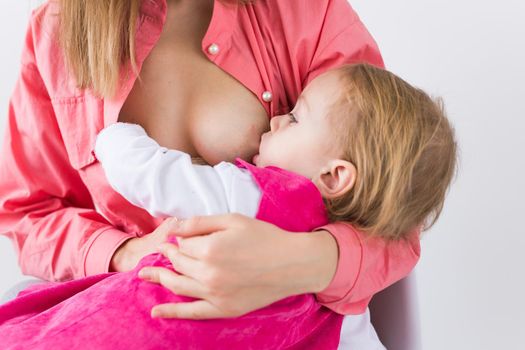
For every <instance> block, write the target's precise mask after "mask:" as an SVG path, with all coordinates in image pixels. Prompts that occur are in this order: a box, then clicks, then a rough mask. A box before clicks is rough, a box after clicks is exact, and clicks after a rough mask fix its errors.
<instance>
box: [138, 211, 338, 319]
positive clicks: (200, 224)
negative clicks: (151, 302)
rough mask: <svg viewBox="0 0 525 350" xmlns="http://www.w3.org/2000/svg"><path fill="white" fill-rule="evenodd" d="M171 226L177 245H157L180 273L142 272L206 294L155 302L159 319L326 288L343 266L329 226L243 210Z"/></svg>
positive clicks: (245, 307)
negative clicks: (269, 219)
mask: <svg viewBox="0 0 525 350" xmlns="http://www.w3.org/2000/svg"><path fill="white" fill-rule="evenodd" d="M171 231H172V233H171V234H174V235H176V236H177V240H178V244H179V247H177V246H176V245H174V244H170V243H164V244H162V245H161V247H160V249H159V250H160V252H161V253H162V254H163V255H164V256H166V257H167V258H168V259H169V260H170V261H171V263H172V264H173V267H174V269H175V270H176V271H177V273H176V272H173V271H172V270H169V269H166V268H162V267H145V268H143V269H142V270H141V271H140V273H139V277H141V278H143V279H145V280H148V281H151V282H154V283H158V284H161V285H163V286H164V287H166V288H168V289H169V290H171V291H172V292H173V293H176V294H179V295H184V296H189V297H194V298H197V299H201V300H197V301H192V302H187V303H174V304H163V305H157V306H156V307H154V308H153V309H152V316H153V317H177V318H190V319H208V318H229V317H238V316H241V315H244V314H246V313H248V312H251V311H253V310H256V309H259V308H262V307H264V306H267V305H269V304H272V303H273V302H275V301H278V300H281V299H283V298H285V297H288V296H291V295H296V294H303V293H315V292H319V291H321V290H323V289H325V288H326V287H327V286H328V284H329V283H330V281H331V280H332V277H333V275H334V274H335V270H336V267H337V259H338V256H337V255H338V253H337V249H338V248H337V243H336V241H335V239H334V238H333V237H332V235H331V234H330V233H328V232H326V231H318V232H311V233H304V234H301V233H290V232H286V231H284V230H281V229H279V228H278V227H276V226H274V225H272V224H269V223H266V222H263V221H259V220H256V219H251V218H248V217H245V216H242V215H239V214H228V215H220V216H203V217H194V218H191V219H189V220H185V221H179V222H177V223H176V224H175V225H174V227H172V228H171Z"/></svg>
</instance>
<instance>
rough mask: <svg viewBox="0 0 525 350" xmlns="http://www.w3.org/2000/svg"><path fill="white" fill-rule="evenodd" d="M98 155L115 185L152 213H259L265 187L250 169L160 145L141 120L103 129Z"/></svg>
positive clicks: (179, 214)
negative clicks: (204, 161)
mask: <svg viewBox="0 0 525 350" xmlns="http://www.w3.org/2000/svg"><path fill="white" fill-rule="evenodd" d="M95 155H96V157H97V159H98V160H99V161H100V163H101V164H102V167H103V168H104V171H105V174H106V177H107V180H108V181H109V184H110V185H111V187H113V189H115V191H117V192H119V193H120V194H121V195H122V196H123V197H124V198H126V199H127V200H128V201H130V202H131V203H133V204H134V205H136V206H139V207H141V208H143V209H145V210H147V211H148V212H149V213H150V214H151V215H152V216H155V217H169V216H176V217H178V218H188V217H191V216H195V215H214V214H226V213H240V214H244V215H247V216H250V217H255V215H256V214H257V210H258V207H259V201H260V198H261V192H260V190H259V187H258V186H257V184H256V183H255V181H254V180H253V178H252V175H251V174H250V172H248V171H247V170H245V169H240V168H238V167H237V166H235V165H234V164H231V163H226V162H222V163H219V164H218V165H216V166H214V167H212V166H208V165H195V164H192V162H191V157H190V156H189V155H188V154H186V153H184V152H180V151H176V150H171V149H167V148H165V147H162V146H160V145H159V144H158V143H157V142H156V141H155V140H153V139H152V138H151V137H149V136H148V135H147V134H146V131H145V130H144V129H143V128H142V127H141V126H140V125H138V124H129V123H115V124H112V125H110V126H108V127H106V128H105V129H103V130H102V131H101V132H100V133H99V134H98V136H97V140H96V144H95Z"/></svg>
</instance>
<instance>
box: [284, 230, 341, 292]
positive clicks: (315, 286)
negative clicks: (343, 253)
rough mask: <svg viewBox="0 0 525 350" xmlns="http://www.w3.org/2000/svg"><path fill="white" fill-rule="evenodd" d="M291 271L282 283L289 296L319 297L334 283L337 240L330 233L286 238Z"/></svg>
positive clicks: (298, 234)
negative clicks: (315, 294)
mask: <svg viewBox="0 0 525 350" xmlns="http://www.w3.org/2000/svg"><path fill="white" fill-rule="evenodd" d="M287 237H288V238H289V240H288V248H287V249H288V252H289V254H288V257H289V258H290V263H289V268H288V269H286V271H283V276H282V278H281V280H282V281H283V284H286V285H287V286H288V288H289V289H288V293H289V294H290V295H295V294H304V293H318V292H320V291H322V290H324V289H325V288H327V287H328V285H329V284H330V282H331V281H332V279H333V277H334V275H335V272H336V269H337V262H338V258H339V248H338V246H337V242H336V240H335V238H334V237H333V236H332V235H331V234H330V233H329V232H328V231H324V230H321V231H314V232H307V233H290V234H289V235H287Z"/></svg>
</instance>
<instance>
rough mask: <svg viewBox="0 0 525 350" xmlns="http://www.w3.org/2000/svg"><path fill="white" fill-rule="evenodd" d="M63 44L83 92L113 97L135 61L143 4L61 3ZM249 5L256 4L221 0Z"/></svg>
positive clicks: (118, 0)
mask: <svg viewBox="0 0 525 350" xmlns="http://www.w3.org/2000/svg"><path fill="white" fill-rule="evenodd" d="M58 1H59V4H60V15H59V18H60V43H61V46H62V47H63V49H64V54H65V57H66V62H67V64H68V68H69V70H70V72H71V73H73V75H74V77H75V78H76V82H77V86H78V87H79V88H81V89H86V88H90V89H92V90H93V91H94V93H95V94H96V95H99V96H103V97H112V96H113V95H114V94H115V91H116V89H117V86H118V83H119V77H120V69H121V67H122V66H123V65H124V64H126V63H130V64H131V67H132V69H133V70H134V71H135V72H137V64H136V61H135V31H136V25H137V18H138V16H139V10H140V5H141V2H142V1H143V0H96V1H90V0H58ZM222 1H223V2H236V1H238V2H240V3H243V4H245V3H249V2H253V1H254V0H222Z"/></svg>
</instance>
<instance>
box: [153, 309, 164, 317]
mask: <svg viewBox="0 0 525 350" xmlns="http://www.w3.org/2000/svg"><path fill="white" fill-rule="evenodd" d="M161 316H162V312H161V311H160V310H158V309H155V308H153V309H152V310H151V317H152V318H158V317H161Z"/></svg>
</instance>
